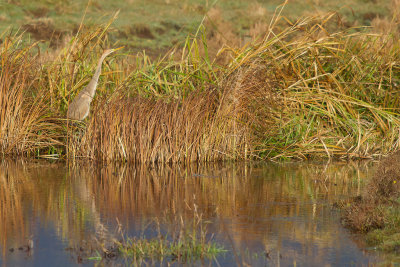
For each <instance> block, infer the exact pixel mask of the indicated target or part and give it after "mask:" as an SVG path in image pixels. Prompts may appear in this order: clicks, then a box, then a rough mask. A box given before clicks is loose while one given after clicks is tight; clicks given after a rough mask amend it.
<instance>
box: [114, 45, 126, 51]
mask: <svg viewBox="0 0 400 267" xmlns="http://www.w3.org/2000/svg"><path fill="white" fill-rule="evenodd" d="M124 47H125V46H121V47H118V48H114V52H115V51H117V50H120V49H122V48H124Z"/></svg>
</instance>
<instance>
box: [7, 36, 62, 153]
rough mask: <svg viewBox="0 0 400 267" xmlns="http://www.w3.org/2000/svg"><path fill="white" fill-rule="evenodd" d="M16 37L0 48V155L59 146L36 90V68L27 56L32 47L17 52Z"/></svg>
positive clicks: (43, 99) (54, 127)
mask: <svg viewBox="0 0 400 267" xmlns="http://www.w3.org/2000/svg"><path fill="white" fill-rule="evenodd" d="M19 42H20V40H19V38H18V37H15V38H6V39H5V41H4V43H2V44H1V47H0V70H1V71H0V153H1V154H2V155H32V154H34V153H36V152H37V151H39V150H41V149H49V147H54V146H56V145H59V144H60V142H59V140H57V139H58V137H59V136H58V133H57V129H58V126H57V124H55V123H54V121H53V119H51V118H50V116H51V114H50V113H49V108H48V106H47V99H48V98H47V95H46V94H45V92H44V91H40V90H37V87H38V84H39V80H40V67H39V66H38V65H37V64H36V60H37V57H35V56H32V55H31V54H30V52H31V49H32V47H33V46H29V47H25V48H19V47H18V45H17V44H18V43H19Z"/></svg>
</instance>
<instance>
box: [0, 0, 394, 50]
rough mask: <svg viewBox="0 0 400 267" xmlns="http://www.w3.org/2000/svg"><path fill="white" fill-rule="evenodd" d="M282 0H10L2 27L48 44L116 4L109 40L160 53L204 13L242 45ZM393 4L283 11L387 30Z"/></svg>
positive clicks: (359, 1) (299, 6)
mask: <svg viewBox="0 0 400 267" xmlns="http://www.w3.org/2000/svg"><path fill="white" fill-rule="evenodd" d="M282 3H283V2H282V1H278V0H272V1H254V0H247V1H229V0H219V1H209V0H197V1H196V0H185V1H181V0H179V1H178V0H128V1H121V0H115V1H107V0H92V1H86V0H85V1H82V0H77V1H71V0H70V1H56V0H38V1H29V0H12V1H3V2H2V3H1V4H0V32H4V31H5V30H12V31H14V32H15V31H26V32H27V33H28V34H27V35H26V37H28V36H30V37H31V38H32V39H33V40H41V41H42V40H44V41H48V45H50V46H51V47H52V48H56V47H61V46H63V45H65V42H66V41H68V40H70V38H71V36H73V35H74V34H76V32H77V30H78V29H79V26H80V23H81V22H82V19H83V18H84V19H83V23H84V26H85V27H89V28H90V27H92V28H95V27H96V25H100V24H102V23H105V22H106V21H108V20H109V19H110V18H111V17H112V16H113V15H114V14H115V12H117V11H118V10H119V11H120V12H119V15H118V17H117V18H116V19H115V21H114V22H113V24H112V25H111V28H110V30H109V32H108V34H109V38H110V40H111V41H112V43H113V44H116V45H125V46H126V47H127V49H128V50H130V51H134V52H138V51H142V50H146V52H147V53H148V54H149V55H151V56H158V55H160V54H163V53H165V51H166V50H168V49H169V48H170V47H171V46H172V45H174V44H183V43H184V41H185V38H186V37H187V36H188V35H189V34H193V33H194V32H196V29H197V28H198V27H199V25H200V24H201V23H202V21H203V19H205V21H206V25H207V30H208V31H209V32H210V33H211V34H210V36H209V38H213V37H214V38H217V37H215V36H216V35H218V36H219V39H220V40H219V41H218V42H217V41H215V42H216V44H215V45H216V46H220V45H221V43H222V42H226V43H228V44H229V45H235V46H241V45H244V43H246V42H247V41H249V39H250V38H251V37H254V36H257V35H263V34H264V33H265V30H266V28H267V25H268V24H269V22H270V21H271V19H272V17H273V14H274V11H275V9H276V8H277V6H278V5H281V4H282ZM397 8H398V5H397V2H396V1H392V2H391V1H384V0H376V1H366V0H351V1H346V3H344V2H341V1H318V0H315V1H311V0H310V1H289V3H288V4H287V5H286V7H285V9H284V11H283V13H282V15H283V16H285V17H286V18H287V19H288V21H291V22H294V21H295V20H297V19H299V18H300V17H302V16H315V15H323V14H326V13H327V12H332V11H334V12H337V13H338V16H337V21H338V23H337V26H338V27H343V28H349V27H358V26H371V25H372V26H373V27H375V28H382V29H383V30H387V28H386V27H385V22H388V21H391V20H392V17H393V14H394V13H396V12H397V11H398V10H397ZM85 10H87V12H86V13H85ZM382 21H384V22H382ZM283 24H284V23H283ZM282 26H283V27H284V26H286V25H282Z"/></svg>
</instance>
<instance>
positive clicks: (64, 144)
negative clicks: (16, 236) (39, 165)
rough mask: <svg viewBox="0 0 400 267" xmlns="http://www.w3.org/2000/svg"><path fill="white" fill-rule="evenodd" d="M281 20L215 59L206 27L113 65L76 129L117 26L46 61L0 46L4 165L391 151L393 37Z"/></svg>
mask: <svg viewBox="0 0 400 267" xmlns="http://www.w3.org/2000/svg"><path fill="white" fill-rule="evenodd" d="M281 11H282V10H281V9H278V10H277V11H276V12H277V13H276V14H275V15H276V17H275V19H274V20H273V21H272V22H271V24H270V25H269V26H268V27H267V28H266V29H265V33H264V34H263V35H261V36H259V38H258V39H254V40H253V42H251V43H248V44H246V45H245V46H243V47H241V48H235V47H227V46H224V47H221V49H220V51H219V53H218V54H217V55H216V56H215V57H213V58H211V57H210V55H209V54H208V43H207V30H206V28H205V27H204V25H200V27H199V28H198V29H197V32H196V34H195V35H194V36H192V37H188V38H187V39H186V42H185V44H184V45H183V46H176V47H174V48H172V50H171V51H170V52H169V53H167V54H166V55H165V56H164V57H162V58H159V59H157V60H152V59H150V58H149V57H147V56H146V55H145V54H140V55H136V56H132V55H130V54H123V53H122V54H119V55H117V56H114V57H113V58H112V59H111V60H109V61H108V65H107V66H105V68H104V73H103V75H102V79H101V80H102V81H101V85H100V88H99V89H98V90H99V93H98V95H97V97H96V99H95V101H94V103H92V108H93V112H92V113H91V115H90V117H89V119H87V120H86V121H85V122H84V123H81V124H75V123H67V121H66V120H65V119H64V118H65V114H66V110H67V108H68V104H69V103H70V102H71V101H72V99H73V97H74V96H75V95H76V94H77V93H78V92H79V90H81V89H82V88H83V86H84V85H85V84H86V83H87V82H88V81H89V80H90V77H91V75H92V70H93V69H94V67H95V62H96V61H97V59H98V56H99V55H100V54H101V52H102V47H110V46H113V44H112V43H111V41H110V40H109V39H108V35H107V31H108V30H109V29H110V25H111V24H112V22H113V20H114V19H115V18H114V19H112V20H110V21H109V22H108V23H106V24H104V25H102V26H98V27H97V28H96V29H89V30H87V29H84V28H80V30H79V31H78V32H77V34H76V36H75V37H74V38H72V39H71V41H69V42H68V43H67V44H66V45H65V46H64V47H63V48H62V49H60V50H58V52H54V53H55V54H53V55H51V56H50V54H49V53H44V54H42V53H41V52H40V49H39V50H38V46H37V44H36V43H32V44H26V43H25V42H23V41H22V40H23V34H22V35H7V36H5V37H4V41H3V43H2V44H1V54H0V57H1V64H2V65H1V69H2V70H3V71H2V73H1V75H2V76H1V78H2V81H3V82H2V83H1V90H2V94H1V98H2V99H1V102H0V105H1V110H2V113H1V116H2V118H1V128H0V129H1V135H0V143H1V152H2V154H3V155H32V156H41V157H52V156H54V157H66V158H69V159H77V158H87V159H95V160H100V161H129V162H142V163H152V162H153V163H154V162H163V163H165V162H189V161H212V160H227V159H285V158H297V159H305V158H315V157H328V158H331V157H338V158H373V157H378V156H381V155H385V154H388V153H389V152H391V151H394V150H396V149H397V148H398V142H397V140H398V139H399V131H398V128H399V123H400V120H399V116H398V113H397V111H398V108H399V101H398V97H397V91H398V86H399V83H398V78H397V77H398V76H399V66H398V62H400V61H399V54H400V53H398V47H399V40H398V38H397V37H396V35H394V34H371V33H370V32H368V31H364V30H362V29H358V30H359V31H357V32H354V31H353V30H351V31H350V30H343V31H337V32H331V31H330V30H329V29H330V28H331V27H330V25H332V24H335V23H336V22H335V21H334V20H333V18H334V17H335V14H333V13H332V14H329V15H327V16H324V17H309V18H304V19H300V20H297V21H293V22H291V23H289V24H288V25H287V26H286V27H285V28H283V29H282V28H281V27H277V25H280V23H281V21H282V20H284V17H282V16H281V13H280V12H281ZM37 51H39V52H37ZM49 57H50V58H49ZM221 62H224V63H221Z"/></svg>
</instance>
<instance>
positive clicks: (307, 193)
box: [0, 161, 383, 266]
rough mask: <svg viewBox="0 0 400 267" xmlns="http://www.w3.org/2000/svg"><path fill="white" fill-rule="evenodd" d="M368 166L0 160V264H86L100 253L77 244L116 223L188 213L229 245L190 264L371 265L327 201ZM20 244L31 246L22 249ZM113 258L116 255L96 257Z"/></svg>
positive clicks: (112, 229) (127, 230)
mask: <svg viewBox="0 0 400 267" xmlns="http://www.w3.org/2000/svg"><path fill="white" fill-rule="evenodd" d="M374 168H375V166H374V164H372V163H335V164H329V165H326V164H318V163H314V164H311V163H307V164H305V163H303V164H298V163H297V164H294V163H290V164H273V163H264V164H245V163H240V164H208V165H201V166H198V165H191V166H188V167H182V166H181V167H179V166H178V167H165V166H164V167H140V166H139V167H134V166H125V165H124V166H102V167H99V166H93V165H84V166H83V165H78V166H66V165H65V164H52V163H48V162H31V163H27V162H10V161H5V162H3V163H1V165H0V251H1V257H0V265H3V266H71V265H80V266H82V265H83V266H92V265H95V264H99V262H97V261H92V260H86V259H85V256H84V254H83V253H80V252H79V248H80V247H87V246H88V245H87V242H88V241H87V240H93V238H97V239H101V238H104V236H106V235H107V236H112V237H116V236H121V234H120V233H118V231H117V230H118V225H120V228H122V229H123V230H124V234H125V236H131V237H133V236H143V235H144V236H146V237H155V236H157V231H158V230H157V229H156V228H157V227H155V225H158V224H155V222H159V225H160V227H161V228H162V229H163V230H161V231H164V230H165V229H171V227H172V228H173V225H172V224H174V223H176V221H171V219H167V218H171V217H180V216H182V220H183V221H188V222H190V221H191V220H192V219H193V216H196V215H197V216H198V215H199V214H200V215H201V216H202V218H203V219H204V220H206V221H209V222H210V223H209V224H208V233H209V237H210V238H211V237H212V238H213V239H212V240H213V241H215V242H217V243H219V244H222V245H223V246H224V247H225V249H227V250H228V252H227V253H225V254H223V255H221V256H218V257H217V259H216V260H213V261H209V260H207V261H203V262H202V261H197V262H195V265H213V266H218V264H219V265H221V266H233V265H247V264H248V265H251V266H279V265H281V266H294V265H296V266H349V265H357V266H359V265H369V264H374V263H377V262H380V261H382V259H383V258H382V257H379V256H378V255H377V254H374V253H371V252H366V250H365V249H363V246H362V245H361V244H358V242H357V239H356V237H354V236H352V235H351V234H350V233H349V232H348V231H347V230H346V229H344V228H342V227H341V225H340V223H339V214H338V212H337V211H335V210H334V209H332V206H331V205H332V204H333V203H334V202H336V201H337V200H341V199H347V198H349V197H351V196H354V195H357V194H358V193H359V192H360V190H361V189H362V186H363V184H365V180H366V178H368V177H369V176H370V175H371V174H372V173H373V170H374ZM169 221H170V222H171V224H170V225H169V224H168V222H169ZM26 244H31V245H32V244H33V249H30V250H29V251H27V249H26V247H25V245H26ZM20 247H22V248H23V249H22V250H19V248H20ZM12 248H14V251H10V249H12ZM120 264H122V262H121V259H119V260H111V261H103V262H100V265H110V266H116V265H120ZM158 264H159V263H156V265H158ZM163 264H168V262H164V263H163ZM173 264H177V263H173ZM192 264H193V263H192Z"/></svg>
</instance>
